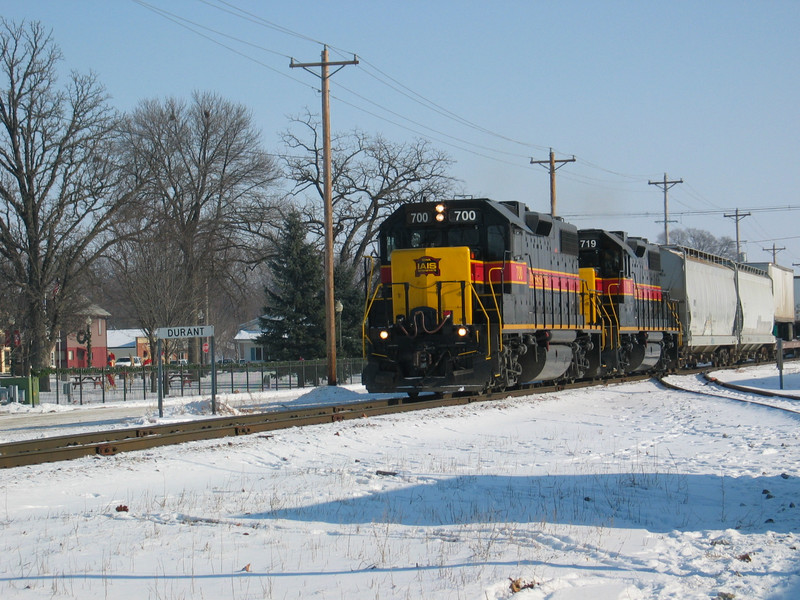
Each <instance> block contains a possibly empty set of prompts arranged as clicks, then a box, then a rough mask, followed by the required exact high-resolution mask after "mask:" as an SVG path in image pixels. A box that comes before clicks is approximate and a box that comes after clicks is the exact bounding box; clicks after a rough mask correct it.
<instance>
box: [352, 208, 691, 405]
mask: <svg viewBox="0 0 800 600" xmlns="http://www.w3.org/2000/svg"><path fill="white" fill-rule="evenodd" d="M379 241H380V257H379V258H380V281H379V283H378V284H377V285H376V286H375V288H374V290H372V291H371V293H370V294H369V295H368V298H367V314H366V318H365V344H366V353H367V357H368V363H367V366H366V368H365V370H364V374H363V381H364V383H365V385H366V386H367V389H368V390H369V391H371V392H395V391H404V392H407V393H409V394H410V395H412V396H414V395H416V394H418V393H419V392H423V391H433V392H441V393H454V392H460V391H473V392H474V391H489V390H499V389H505V388H509V387H514V386H518V385H524V384H532V383H535V382H540V381H558V380H565V379H578V378H585V377H598V376H602V375H605V374H607V373H612V372H633V371H638V370H646V369H650V368H654V367H655V366H656V365H657V364H659V363H661V364H662V365H664V364H666V363H667V362H668V356H669V349H670V348H672V347H673V345H674V341H675V340H674V339H673V338H674V336H676V335H677V331H678V329H677V325H676V324H675V321H674V317H673V311H671V310H670V308H669V303H668V300H667V298H666V297H665V296H664V295H663V294H662V293H661V290H660V287H659V283H658V271H659V269H660V267H659V266H658V265H657V264H655V263H656V262H657V259H655V258H654V257H653V252H654V251H653V248H656V249H657V246H652V245H649V244H647V243H646V242H645V241H644V240H639V239H637V238H631V239H627V238H625V237H624V234H611V233H608V232H602V231H598V230H589V231H586V232H579V231H578V230H577V228H576V227H575V226H573V225H571V224H569V223H566V222H564V221H562V220H561V219H558V218H553V217H551V216H550V215H546V214H542V213H537V212H532V211H529V210H528V209H527V207H526V206H525V205H523V204H520V203H516V202H494V201H491V200H488V199H463V200H453V201H449V202H440V203H415V204H408V205H405V206H403V207H401V208H399V209H398V210H397V211H395V212H394V213H393V214H392V215H390V216H389V217H388V218H387V219H386V220H385V221H384V223H383V224H382V225H381V227H380V231H379Z"/></svg>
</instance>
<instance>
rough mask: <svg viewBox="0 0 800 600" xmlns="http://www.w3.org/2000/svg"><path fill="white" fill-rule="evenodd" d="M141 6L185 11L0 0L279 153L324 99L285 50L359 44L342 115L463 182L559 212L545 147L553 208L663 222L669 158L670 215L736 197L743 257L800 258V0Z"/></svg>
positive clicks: (340, 91)
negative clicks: (217, 107)
mask: <svg viewBox="0 0 800 600" xmlns="http://www.w3.org/2000/svg"><path fill="white" fill-rule="evenodd" d="M148 6H152V7H156V8H157V9H162V10H165V11H169V12H170V13H173V14H174V15H176V16H175V17H171V18H173V19H175V20H169V19H168V18H165V16H163V15H162V14H158V12H157V11H154V10H152V9H150V8H148V7H147V6H145V5H143V3H138V2H135V1H133V0H13V1H12V0H0V14H2V15H3V16H4V17H5V18H7V19H12V20H21V19H23V18H24V19H35V20H39V21H41V22H43V23H44V24H45V25H46V26H47V27H48V28H51V29H52V31H53V38H54V40H55V41H56V42H57V43H58V45H59V46H60V47H61V49H62V51H63V53H64V58H65V61H64V63H63V69H64V72H65V73H66V72H67V70H68V69H76V70H78V71H82V72H85V71H88V70H92V71H94V72H96V73H97V74H98V76H99V79H100V80H101V81H102V82H103V83H104V85H105V86H106V87H107V89H108V92H109V93H110V94H111V96H112V102H113V103H114V104H115V106H116V107H117V108H119V109H120V110H128V109H130V108H132V107H133V106H135V105H136V103H137V102H138V101H139V100H141V99H143V98H154V97H156V98H164V97H166V96H175V97H182V98H188V97H189V96H190V94H191V92H192V91H193V90H210V91H214V92H217V93H219V94H221V95H222V96H224V97H225V98H227V99H229V100H232V101H236V102H240V103H242V104H244V105H246V106H248V107H249V108H250V109H251V110H252V111H253V114H254V117H255V120H256V123H257V124H258V125H259V126H260V127H261V128H262V131H263V134H264V143H265V146H266V147H267V149H268V150H270V151H274V152H278V151H280V150H281V148H280V146H279V139H278V133H279V132H280V131H281V130H283V129H285V128H286V127H287V125H288V117H289V116H290V115H297V114H300V113H302V112H303V111H304V110H305V109H306V108H308V109H310V110H312V111H314V112H319V110H320V108H319V105H320V99H319V94H318V92H317V91H316V90H317V89H318V87H319V83H318V80H317V79H316V78H315V77H314V76H313V75H311V74H310V73H307V72H305V71H303V70H301V69H290V68H289V57H294V58H295V59H296V60H297V61H300V62H314V61H318V60H319V59H320V52H321V50H322V46H321V43H325V44H328V45H329V46H330V47H331V49H332V56H331V58H332V59H337V60H342V59H349V58H352V54H353V53H355V54H357V55H358V57H359V59H360V60H361V61H362V62H361V64H359V65H358V66H348V67H345V68H344V69H343V70H342V71H340V72H339V73H337V74H336V75H334V76H333V77H332V79H331V83H332V87H331V91H332V94H333V96H334V97H333V99H332V122H333V129H334V130H335V131H348V130H352V129H354V128H359V129H361V130H363V131H366V132H368V133H380V134H382V135H384V136H385V137H386V138H387V139H389V140H392V141H395V142H403V141H406V140H410V139H413V138H415V137H420V136H426V137H428V138H429V139H430V140H431V142H432V144H434V145H435V146H436V147H438V148H440V149H442V150H444V151H446V152H447V153H449V154H450V155H451V156H452V157H453V158H454V159H455V160H456V161H457V164H456V165H455V167H454V170H453V173H454V175H455V176H457V177H458V178H459V179H461V181H462V183H463V191H464V193H468V194H472V195H475V196H488V197H491V198H494V199H498V200H519V201H523V202H525V203H527V204H528V206H529V207H530V208H532V209H536V210H542V211H549V179H548V175H547V171H546V170H545V169H544V168H543V167H541V166H537V165H531V164H529V162H530V159H531V158H535V159H537V160H538V159H546V158H547V156H548V152H549V148H551V147H552V148H553V149H554V150H555V151H556V153H557V154H556V157H557V158H567V157H571V156H572V155H575V157H576V158H577V162H575V163H569V164H566V165H564V166H563V167H562V168H561V169H560V170H559V171H558V213H559V214H562V215H564V216H566V217H567V218H568V220H570V221H573V222H574V223H576V224H577V225H578V226H579V227H603V228H607V229H615V230H618V229H622V230H626V231H628V232H629V233H630V234H632V235H642V236H645V237H648V238H650V239H653V240H654V239H656V238H657V236H658V234H659V233H661V232H662V231H663V223H657V222H656V221H660V220H663V194H662V192H661V191H660V189H659V188H658V187H656V186H654V185H648V181H649V180H657V179H661V178H662V177H663V176H664V173H665V172H666V173H668V174H669V177H670V178H671V179H678V178H682V179H683V180H684V182H685V183H683V184H680V185H676V186H675V187H673V188H672V189H671V190H670V212H671V217H672V218H674V219H675V220H676V221H677V222H676V223H672V224H671V225H670V227H671V228H672V229H675V228H685V227H696V228H701V229H707V230H709V231H711V232H712V233H713V234H714V235H716V236H729V237H734V236H735V229H734V221H733V219H730V218H725V217H724V216H723V215H722V213H723V212H732V211H733V210H735V209H736V208H739V209H740V210H742V211H750V212H752V215H751V216H749V217H747V218H744V219H742V221H741V237H742V240H745V241H746V242H747V243H746V244H745V246H744V249H745V250H746V251H747V253H748V259H749V260H752V261H767V260H769V259H771V254H770V253H767V252H765V251H763V250H762V248H767V247H771V246H772V245H773V243H774V244H775V245H776V246H778V247H785V248H786V250H784V251H782V252H779V253H778V263H779V264H783V265H784V266H791V265H792V263H800V210H787V209H785V208H784V210H761V209H768V208H774V207H800V191H798V190H800V116H798V111H800V67H799V66H798V59H800V34H798V32H800V1H797V0H762V1H757V2H756V1H748V2H745V1H737V0H717V1H711V0H708V1H699V0H694V1H682V0H678V1H670V2H656V1H646V0H635V1H601V0H584V1H574V0H573V1H570V0H566V1H562V2H558V3H556V2H549V1H535V0H528V1H505V2H504V1H499V2H491V3H490V2H486V1H485V0H483V1H472V0H464V1H460V2H457V1H436V0H426V1H417V0H406V1H403V2H398V1H388V0H359V1H352V0H351V1H348V0H342V1H340V2H323V1H310V0H293V1H291V2H286V1H284V2H270V1H260V2H256V1H251V0H170V1H166V0H149V3H148ZM235 9H241V10H244V11H247V12H248V13H251V16H247V15H242V14H241V13H238V14H239V15H241V16H245V17H246V18H241V16H236V14H234V13H237V11H236V10H235ZM181 19H186V20H189V21H192V22H193V23H195V24H190V23H188V22H186V21H182V20H181ZM260 19H262V20H266V21H268V22H269V24H266V23H263V22H260V21H259V20H260ZM175 21H178V22H177V23H176V22H175ZM187 27H188V28H191V29H194V31H190V30H189V29H187ZM224 36H230V37H224ZM209 38H210V39H209ZM231 38H237V39H238V40H240V41H237V39H231ZM212 39H213V40H216V42H218V43H215V42H214V41H212ZM243 42H246V43H247V44H250V45H247V44H245V43H243ZM223 45H224V46H228V47H229V48H231V49H233V50H231V49H229V48H226V47H224V46H223ZM412 98H416V99H419V101H415V100H414V99H412ZM431 105H435V108H434V109H431V108H430V107H431ZM489 132H491V133H489ZM714 211H716V212H714ZM697 212H703V213H705V214H690V213H697ZM647 213H649V214H647ZM795 270H796V272H800V270H798V269H795Z"/></svg>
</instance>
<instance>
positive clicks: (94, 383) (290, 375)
mask: <svg viewBox="0 0 800 600" xmlns="http://www.w3.org/2000/svg"><path fill="white" fill-rule="evenodd" d="M364 363H365V361H364V359H362V358H339V359H338V360H337V363H336V379H337V383H338V384H340V385H345V384H353V383H356V384H357V383H361V371H362V370H363V368H364ZM163 369H164V393H165V395H169V396H198V395H203V394H210V393H211V366H210V365H164V367H163ZM327 383H328V363H327V360H325V359H321V360H301V361H291V362H279V363H244V364H238V363H227V364H218V365H217V393H218V394H224V393H228V392H231V393H235V392H263V391H268V390H285V389H294V388H304V387H315V386H318V385H326V384H327ZM50 390H51V391H49V392H43V391H40V393H39V397H40V401H41V402H45V403H55V404H84V403H97V402H102V403H105V402H106V401H115V402H116V401H120V400H121V401H127V400H148V399H149V400H155V399H156V397H157V393H158V381H157V369H156V368H155V367H154V366H152V365H148V366H145V367H116V368H102V369H56V370H54V371H52V372H51V374H50Z"/></svg>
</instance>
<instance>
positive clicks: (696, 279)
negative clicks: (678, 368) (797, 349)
mask: <svg viewBox="0 0 800 600" xmlns="http://www.w3.org/2000/svg"><path fill="white" fill-rule="evenodd" d="M661 264H662V266H663V272H664V279H663V287H664V289H665V290H666V291H667V292H668V293H669V294H670V297H671V298H673V299H674V300H675V301H676V302H677V306H678V315H679V319H680V324H681V330H682V332H683V341H682V343H681V348H680V360H679V364H688V365H696V364H698V363H706V362H710V363H712V364H715V365H728V364H733V363H734V362H738V361H741V360H745V359H759V360H765V359H767V358H769V357H770V356H772V354H773V353H774V348H775V338H774V336H773V326H774V322H775V303H774V297H773V292H772V280H771V279H770V277H769V275H768V273H767V272H766V271H763V270H760V269H757V268H755V267H753V266H749V265H744V264H740V263H736V262H734V261H732V260H730V259H726V258H722V257H719V256H714V255H711V254H707V253H705V252H701V251H699V250H694V249H691V248H683V247H677V246H664V247H662V248H661Z"/></svg>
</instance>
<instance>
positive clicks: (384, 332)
mask: <svg viewBox="0 0 800 600" xmlns="http://www.w3.org/2000/svg"><path fill="white" fill-rule="evenodd" d="M378 337H379V338H381V339H382V340H384V341H386V340H388V339H389V331H388V330H386V329H381V331H380V333H378Z"/></svg>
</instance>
